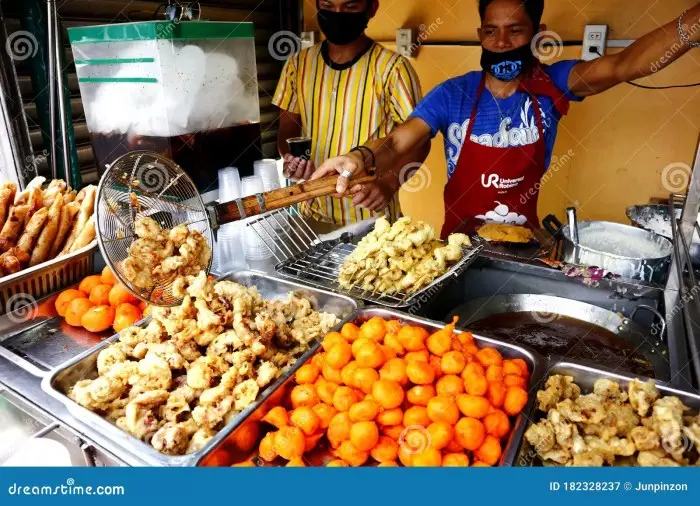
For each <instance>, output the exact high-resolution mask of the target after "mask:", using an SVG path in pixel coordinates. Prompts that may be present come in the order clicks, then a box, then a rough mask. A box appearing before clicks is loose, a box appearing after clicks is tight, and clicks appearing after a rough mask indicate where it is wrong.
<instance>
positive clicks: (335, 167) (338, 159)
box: [311, 151, 365, 195]
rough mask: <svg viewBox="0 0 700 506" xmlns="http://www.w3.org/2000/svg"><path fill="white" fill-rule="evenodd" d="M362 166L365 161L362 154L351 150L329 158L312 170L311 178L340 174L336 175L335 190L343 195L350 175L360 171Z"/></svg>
mask: <svg viewBox="0 0 700 506" xmlns="http://www.w3.org/2000/svg"><path fill="white" fill-rule="evenodd" d="M364 168H365V161H364V159H363V158H362V155H361V154H360V153H358V152H357V151H353V152H351V153H348V154H347V155H342V156H335V157H333V158H329V159H328V160H326V161H325V162H323V164H322V165H321V166H320V167H319V168H318V170H317V171H316V172H314V174H313V176H312V177H311V179H319V178H322V177H324V176H329V175H331V174H340V176H338V184H337V186H336V192H338V193H339V194H340V195H343V194H345V192H346V191H347V189H348V187H349V186H350V179H352V176H353V175H355V174H357V173H358V172H360V171H362V170H363V169H364Z"/></svg>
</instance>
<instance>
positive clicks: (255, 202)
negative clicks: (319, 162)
mask: <svg viewBox="0 0 700 506" xmlns="http://www.w3.org/2000/svg"><path fill="white" fill-rule="evenodd" d="M376 179H377V176H376V173H375V171H374V170H369V171H366V172H361V173H359V174H358V175H357V176H355V177H353V178H352V180H351V181H350V185H351V186H354V185H356V184H363V183H371V182H374V181H376ZM337 182H338V176H337V175H335V176H328V177H324V178H321V179H316V180H315V181H305V182H303V183H299V184H296V185H294V186H289V187H287V188H280V189H279V190H272V191H269V192H265V193H258V194H256V195H250V196H248V197H243V198H240V199H236V200H233V201H231V202H224V203H221V204H216V205H214V206H211V207H210V208H209V210H210V213H211V214H210V218H211V219H212V221H214V220H215V223H216V225H225V224H226V223H231V222H234V221H238V220H242V219H245V218H250V217H251V216H257V215H260V214H264V213H266V212H268V211H274V210H275V209H282V208H285V207H289V206H292V205H294V204H298V203H300V202H306V201H307V200H311V199H314V198H316V197H327V196H329V195H334V196H338V197H339V195H337V193H336V185H337Z"/></svg>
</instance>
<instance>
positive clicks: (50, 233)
mask: <svg viewBox="0 0 700 506" xmlns="http://www.w3.org/2000/svg"><path fill="white" fill-rule="evenodd" d="M64 184H65V183H64ZM62 210H63V194H62V193H58V194H57V195H56V196H55V197H54V198H53V203H52V204H51V207H50V208H49V214H48V219H47V221H46V224H45V225H44V229H43V230H42V231H41V235H39V239H37V241H36V247H35V248H34V250H33V251H32V253H31V258H30V260H29V266H30V267H31V266H34V265H37V264H40V263H42V262H44V261H46V260H48V258H49V253H51V246H52V244H53V242H54V240H55V239H56V232H58V224H59V220H60V218H61V211H62Z"/></svg>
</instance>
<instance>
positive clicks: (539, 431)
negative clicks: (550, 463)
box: [525, 420, 556, 453]
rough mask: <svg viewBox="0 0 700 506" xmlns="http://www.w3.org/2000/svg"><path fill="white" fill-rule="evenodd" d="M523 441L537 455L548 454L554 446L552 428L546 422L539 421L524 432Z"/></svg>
mask: <svg viewBox="0 0 700 506" xmlns="http://www.w3.org/2000/svg"><path fill="white" fill-rule="evenodd" d="M525 439H526V440H527V442H528V443H530V444H531V445H532V446H533V447H534V448H535V450H537V452H538V453H542V452H548V451H549V450H551V449H552V448H554V445H555V444H556V440H555V437H554V428H553V427H552V424H551V423H550V422H549V421H548V420H540V421H539V422H538V423H536V424H532V425H530V427H529V428H528V429H527V430H526V431H525Z"/></svg>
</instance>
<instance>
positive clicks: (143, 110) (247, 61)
mask: <svg viewBox="0 0 700 506" xmlns="http://www.w3.org/2000/svg"><path fill="white" fill-rule="evenodd" d="M68 36H69V39H70V43H71V47H72V50H73V55H74V58H75V67H76V72H77V76H78V83H79V86H80V94H81V96H82V103H83V107H84V110H85V119H86V121H87V126H88V130H89V132H90V135H91V141H92V146H93V150H94V153H95V158H96V161H97V165H98V171H99V173H100V174H101V173H102V171H103V170H104V168H105V165H108V164H111V163H112V162H113V161H114V160H115V159H116V158H118V157H119V156H121V155H123V154H125V153H128V152H130V151H135V150H144V149H145V150H150V151H156V152H159V153H161V154H164V155H165V156H168V157H170V158H172V159H173V160H174V161H175V162H176V163H178V164H179V165H180V166H181V167H182V168H183V169H185V171H186V172H187V173H188V174H189V175H190V176H191V177H192V179H193V181H194V183H195V184H196V185H197V187H198V188H199V189H200V190H201V191H202V192H205V191H210V190H213V189H215V188H216V183H217V172H218V169H219V168H221V167H226V166H227V165H229V164H230V163H231V160H236V163H237V165H238V167H239V168H240V169H241V170H243V171H246V172H249V173H250V172H252V170H253V162H254V161H255V159H256V158H257V156H256V154H257V153H259V151H258V150H256V149H251V145H257V147H258V148H260V104H259V99H258V81H257V68H256V62H255V40H254V37H253V24H252V23H231V22H211V21H185V22H179V23H175V22H171V21H148V22H139V23H123V24H112V25H100V26H88V27H75V28H69V29H68ZM258 156H259V155H258Z"/></svg>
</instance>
